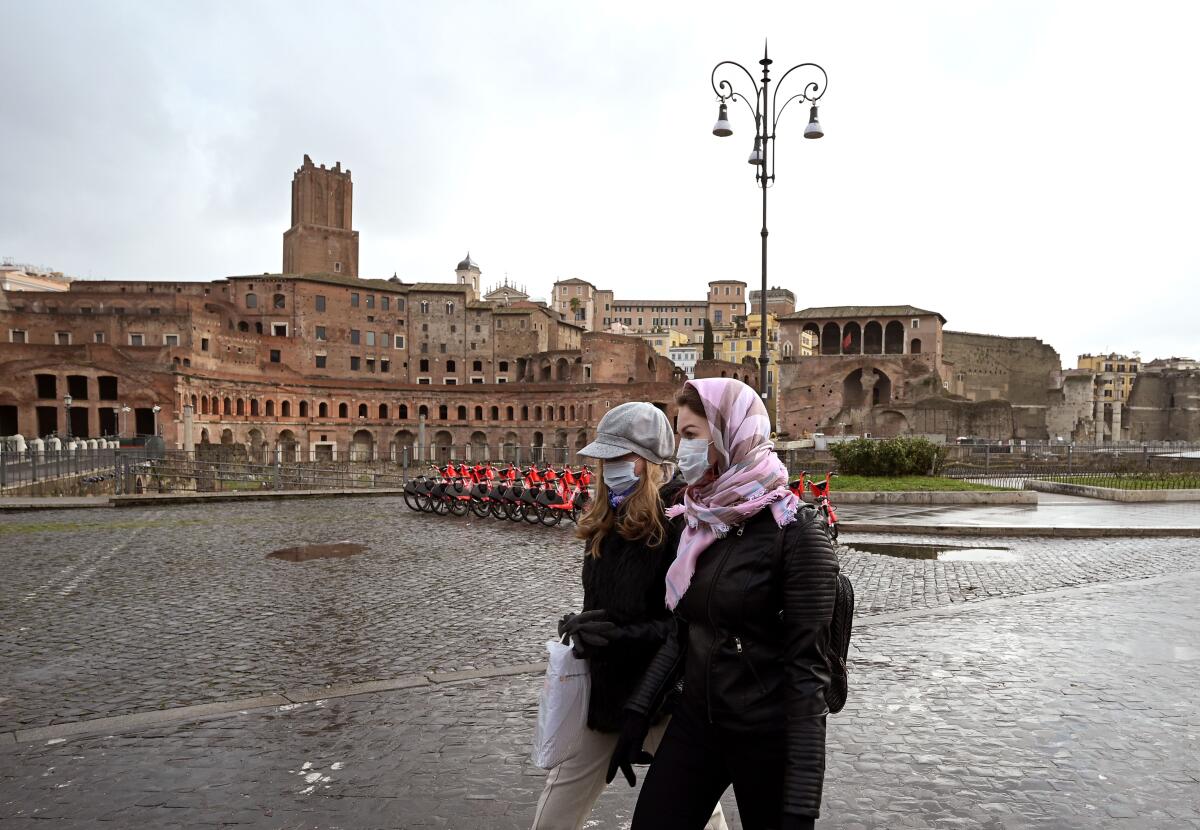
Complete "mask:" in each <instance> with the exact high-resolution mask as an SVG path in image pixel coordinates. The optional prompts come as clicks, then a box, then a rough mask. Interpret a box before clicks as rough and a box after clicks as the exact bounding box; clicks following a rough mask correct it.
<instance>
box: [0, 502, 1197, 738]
mask: <svg viewBox="0 0 1200 830" xmlns="http://www.w3.org/2000/svg"><path fill="white" fill-rule="evenodd" d="M857 538H860V539H864V538H866V537H857ZM889 538H890V537H889ZM895 538H896V539H908V540H913V541H918V540H920V539H921V537H919V536H898V537H895ZM339 540H349V541H352V542H359V543H362V544H365V545H367V547H368V551H367V552H366V553H363V554H361V555H358V556H353V557H351V558H347V559H327V560H313V561H308V562H303V563H292V562H283V561H279V560H272V559H267V558H266V555H267V553H268V552H270V551H272V550H275V549H277V548H282V547H287V546H292V545H296V544H302V543H316V542H331V541H339ZM843 541H844V542H849V543H853V541H854V537H850V538H843ZM935 541H936V540H935ZM962 544H970V545H972V546H985V545H1002V546H1006V547H1009V548H1010V549H1011V552H1012V554H1013V556H1014V557H1015V559H1016V561H1013V562H1005V563H980V562H962V561H959V562H946V561H931V560H909V559H898V558H895V557H891V556H883V555H878V554H872V553H860V552H855V551H853V550H852V549H843V551H842V554H843V566H844V567H845V569H846V571H847V573H849V574H850V575H851V576H852V577H853V578H854V580H855V588H856V591H857V594H858V608H859V611H860V613H861V614H864V615H869V614H876V613H881V612H890V611H898V610H905V609H912V608H930V607H937V606H945V605H949V604H953V603H959V602H970V601H974V600H976V599H979V598H982V597H995V596H1011V595H1017V594H1023V593H1028V592H1031V591H1042V590H1049V589H1053V588H1058V587H1063V586H1070V585H1080V584H1085V583H1089V582H1097V581H1111V580H1119V579H1129V578H1135V577H1145V576H1153V575H1158V574H1162V573H1167V572H1172V571H1176V570H1191V569H1197V568H1200V545H1197V544H1196V542H1195V540H1187V539H1177V540H1176V539H1159V540H1154V541H1143V540H1138V539H1115V540H1103V541H1089V540H1063V541H1058V540H1045V539H1038V540H1031V539H1024V540H1008V541H1005V540H1003V539H972V540H970V542H964V543H962ZM579 564H580V548H579V543H578V542H577V541H576V540H574V539H573V537H572V536H571V532H570V529H569V528H563V527H559V528H541V527H533V526H526V525H518V524H513V523H510V522H504V523H499V522H496V521H494V520H491V519H485V520H480V519H474V518H471V519H466V518H464V519H455V518H437V517H427V516H424V515H419V514H414V513H412V512H410V511H409V510H407V508H405V507H404V506H403V504H402V503H401V502H400V501H399V500H398V499H394V498H392V499H354V500H342V499H315V500H308V501H285V502H272V503H254V504H222V505H197V506H176V507H171V508H169V509H167V508H159V507H155V508H150V509H144V510H143V509H140V508H138V509H135V508H130V509H127V510H121V511H118V512H110V511H94V510H64V511H54V512H52V513H29V514H20V515H9V516H4V517H3V518H2V519H0V573H3V574H4V577H5V578H4V580H3V582H2V584H0V678H3V681H2V686H0V732H3V731H7V730H12V729H14V728H20V727H30V726H44V725H48V724H51V723H59V722H64V721H75V720H81V719H88V718H93V717H99V716H105V715H116V714H126V713H130V712H138V711H145V710H152V709H158V708H169V707H175V706H182V705H187V704H194V703H205V702H212V701H219V700H230V699H236V698H241V697H246V696H252V695H257V694H263V693H272V692H278V691H281V690H285V689H295V688H301V687H311V686H317V685H325V684H331V683H351V682H360V681H369V680H376V679H380V678H389V677H395V676H398V675H404V674H409V673H415V672H421V671H429V670H438V671H441V670H451V669H464V668H478V667H488V666H498V665H512V664H517V663H525V662H531V661H537V660H540V659H542V657H543V653H542V650H543V643H544V640H545V635H546V633H547V632H549V631H550V630H551V629H552V626H553V623H554V620H556V619H557V618H558V616H559V615H560V614H561V613H563V612H564V611H566V610H572V609H576V608H578V606H579V604H580V602H581V600H582V589H581V587H580V584H579Z"/></svg>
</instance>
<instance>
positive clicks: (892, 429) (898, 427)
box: [875, 409, 911, 438]
mask: <svg viewBox="0 0 1200 830" xmlns="http://www.w3.org/2000/svg"><path fill="white" fill-rule="evenodd" d="M909 432H911V429H910V427H909V424H908V418H906V417H905V416H904V413H903V412H897V411H896V410H894V409H887V410H884V411H883V412H880V413H879V414H878V415H876V416H875V433H876V434H877V435H879V436H881V437H883V438H894V437H896V436H897V435H907V434H908V433H909Z"/></svg>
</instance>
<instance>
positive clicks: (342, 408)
mask: <svg viewBox="0 0 1200 830" xmlns="http://www.w3.org/2000/svg"><path fill="white" fill-rule="evenodd" d="M338 417H339V418H349V417H350V405H349V404H348V403H346V402H345V401H342V402H341V403H340V404H338Z"/></svg>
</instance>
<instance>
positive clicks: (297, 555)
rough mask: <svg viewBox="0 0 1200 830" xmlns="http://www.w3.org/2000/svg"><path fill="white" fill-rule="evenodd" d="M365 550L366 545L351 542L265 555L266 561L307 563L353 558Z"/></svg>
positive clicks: (280, 550) (278, 551) (308, 546)
mask: <svg viewBox="0 0 1200 830" xmlns="http://www.w3.org/2000/svg"><path fill="white" fill-rule="evenodd" d="M366 549H367V546H366V545H357V544H354V543H352V542H334V543H332V544H328V545H300V546H298V547H294V548H280V549H279V550H273V551H271V552H270V553H268V554H267V558H268V559H282V560H283V561H285V562H307V561H308V560H309V559H344V558H346V557H347V556H354V554H356V553H362V552H363V551H365V550H366Z"/></svg>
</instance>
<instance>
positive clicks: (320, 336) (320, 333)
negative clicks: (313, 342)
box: [315, 326, 329, 340]
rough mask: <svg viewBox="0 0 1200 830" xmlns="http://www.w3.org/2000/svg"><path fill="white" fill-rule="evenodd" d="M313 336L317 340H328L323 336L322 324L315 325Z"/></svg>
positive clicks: (323, 328)
mask: <svg viewBox="0 0 1200 830" xmlns="http://www.w3.org/2000/svg"><path fill="white" fill-rule="evenodd" d="M315 336H316V338H317V339H318V340H328V339H329V338H327V337H326V336H325V327H324V326H317V327H316V330H315Z"/></svg>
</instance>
